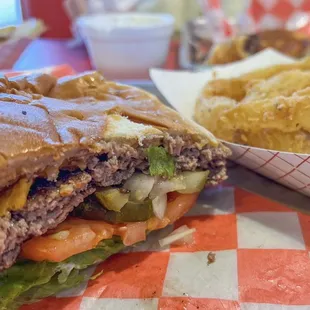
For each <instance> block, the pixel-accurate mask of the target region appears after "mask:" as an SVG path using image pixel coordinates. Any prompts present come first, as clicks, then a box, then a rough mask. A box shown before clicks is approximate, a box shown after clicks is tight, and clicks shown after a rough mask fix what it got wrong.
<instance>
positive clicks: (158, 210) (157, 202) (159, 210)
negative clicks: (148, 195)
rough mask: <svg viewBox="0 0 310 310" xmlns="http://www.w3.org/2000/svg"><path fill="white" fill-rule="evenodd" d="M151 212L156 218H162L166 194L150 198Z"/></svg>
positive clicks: (164, 210) (164, 211) (165, 205)
mask: <svg viewBox="0 0 310 310" xmlns="http://www.w3.org/2000/svg"><path fill="white" fill-rule="evenodd" d="M152 205H153V212H154V214H155V216H156V217H157V218H159V219H160V220H162V219H163V218H164V216H165V213H166V209H167V194H163V195H160V196H157V197H155V198H154V199H153V200H152Z"/></svg>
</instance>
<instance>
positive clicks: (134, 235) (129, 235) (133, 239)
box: [115, 222, 147, 246]
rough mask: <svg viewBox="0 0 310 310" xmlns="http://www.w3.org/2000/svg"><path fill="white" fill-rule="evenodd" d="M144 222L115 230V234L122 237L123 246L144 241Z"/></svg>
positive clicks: (145, 227) (128, 224)
mask: <svg viewBox="0 0 310 310" xmlns="http://www.w3.org/2000/svg"><path fill="white" fill-rule="evenodd" d="M146 229H147V225H146V222H135V223H127V224H126V226H121V227H119V228H117V229H116V230H115V234H116V235H118V236H120V237H122V240H123V243H124V245H126V246H128V245H133V244H135V243H138V242H140V241H144V240H145V239H146V233H145V232H146Z"/></svg>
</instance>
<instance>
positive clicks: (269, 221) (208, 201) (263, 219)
mask: <svg viewBox="0 0 310 310" xmlns="http://www.w3.org/2000/svg"><path fill="white" fill-rule="evenodd" d="M184 224H186V225H188V226H189V227H191V228H196V232H195V234H194V239H195V242H194V243H193V244H191V245H186V246H170V247H167V248H164V249H160V248H159V246H158V242H157V240H158V238H162V237H163V236H165V235H167V234H169V233H170V232H171V230H172V229H175V228H177V227H178V226H180V225H184ZM309 227H310V216H308V215H303V214H300V213H298V212H295V211H292V210H291V209H288V208H286V207H284V206H282V205H280V204H278V203H275V202H272V201H269V200H266V199H265V198H263V197H260V196H256V195H254V194H252V193H249V192H246V191H244V190H241V189H238V188H234V187H230V186H228V185H227V186H222V187H218V188H214V189H209V190H206V191H205V192H204V193H202V195H201V196H200V198H199V201H198V203H197V205H196V206H195V207H194V208H193V209H192V210H191V211H190V213H189V214H188V215H187V216H185V217H183V218H182V219H180V220H179V221H178V222H177V223H175V225H174V227H171V228H166V229H164V230H163V231H160V232H156V233H155V234H154V235H152V236H151V240H150V241H149V242H148V243H146V244H144V245H143V246H139V247H137V248H133V249H132V250H130V251H128V250H127V251H126V253H120V254H117V255H115V256H113V257H111V258H110V259H108V260H107V261H106V262H104V263H103V264H100V265H98V266H97V267H96V268H92V269H90V270H89V271H88V275H89V276H91V274H94V273H98V272H100V271H103V275H102V276H100V277H99V278H97V279H96V280H89V281H88V283H86V284H84V285H82V286H80V287H79V288H78V289H74V290H70V291H67V292H63V293H62V294H61V295H59V296H57V297H53V298H48V299H46V300H43V301H41V302H39V303H37V304H34V305H31V306H24V307H22V310H30V309H31V310H41V309H46V310H47V309H50V310H52V309H53V310H54V309H66V310H77V309H80V310H95V309H96V310H98V309H102V310H109V309H111V310H122V309H133V310H134V309H141V310H147V309H150V310H151V309H162V310H166V309H167V310H170V309H171V310H172V309H177V310H178V309H180V310H181V309H210V310H211V309H212V310H213V309H244V310H254V309H270V310H277V309H281V310H285V309H297V310H298V309H309V308H310V281H309V279H310V264H309V250H310V228H309ZM210 252H213V253H215V254H216V259H215V262H214V263H212V264H209V265H208V254H209V253H210ZM281 305H285V306H283V307H281Z"/></svg>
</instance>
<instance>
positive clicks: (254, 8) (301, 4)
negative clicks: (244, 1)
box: [247, 0, 310, 30]
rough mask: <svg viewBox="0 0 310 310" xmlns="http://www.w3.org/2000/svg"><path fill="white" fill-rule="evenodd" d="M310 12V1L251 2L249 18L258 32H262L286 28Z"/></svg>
mask: <svg viewBox="0 0 310 310" xmlns="http://www.w3.org/2000/svg"><path fill="white" fill-rule="evenodd" d="M309 11H310V1H309V0H251V1H250V5H249V7H248V11H247V16H248V18H249V21H250V22H251V23H252V25H253V26H254V27H255V28H256V30H262V29H267V28H279V27H285V26H287V25H288V23H290V22H293V21H294V20H295V19H296V18H298V17H299V16H300V14H301V13H302V12H304V13H306V12H308V13H309ZM308 18H309V15H308ZM303 26H304V25H303Z"/></svg>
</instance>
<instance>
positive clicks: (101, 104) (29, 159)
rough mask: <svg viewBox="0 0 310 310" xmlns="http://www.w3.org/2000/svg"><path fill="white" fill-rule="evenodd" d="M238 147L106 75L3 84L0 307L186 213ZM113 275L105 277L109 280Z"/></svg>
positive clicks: (72, 278) (79, 275)
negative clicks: (230, 149)
mask: <svg viewBox="0 0 310 310" xmlns="http://www.w3.org/2000/svg"><path fill="white" fill-rule="evenodd" d="M229 154H230V152H229V150H228V149H227V148H226V147H224V146H223V145H222V144H221V143H220V142H218V141H217V140H216V139H215V138H214V136H213V135H212V134H210V133H209V132H208V131H207V130H205V129H203V128H202V127H200V126H198V125H196V124H195V123H192V122H191V121H188V120H185V119H183V118H182V117H181V116H180V115H179V114H178V113H177V112H175V111H173V110H172V109H170V108H168V107H166V106H165V105H163V104H162V103H160V102H159V100H158V99H157V98H156V97H154V96H153V95H151V94H149V93H146V92H144V91H143V90H140V89H137V88H134V87H131V86H126V85H121V84H117V83H114V82H110V81H107V80H105V79H104V78H103V76H102V75H100V74H99V73H84V74H82V75H78V76H72V77H65V78H62V79H58V80H57V79H55V78H54V77H52V76H50V75H46V74H40V75H29V76H22V77H17V78H13V79H10V80H9V79H6V78H1V79H0V271H1V272H0V309H10V310H11V309H15V308H18V307H19V306H20V305H22V304H25V303H31V302H34V301H37V300H39V299H42V298H44V297H47V296H51V295H54V294H57V293H59V292H60V291H62V290H64V289H67V288H71V287H74V286H76V285H78V284H80V283H81V282H83V281H85V278H84V276H83V270H85V269H86V268H88V267H89V266H92V265H94V264H97V263H100V262H102V261H104V260H105V259H107V258H108V257H109V256H111V255H113V254H114V253H117V252H119V251H121V250H123V249H124V248H125V247H128V246H132V245H135V244H137V243H139V242H143V241H144V240H146V238H147V235H148V233H150V232H151V231H154V230H158V229H162V228H164V227H166V226H167V225H170V224H172V223H174V222H175V221H176V220H178V219H179V218H180V217H182V216H183V215H184V214H185V213H186V212H187V211H188V210H189V209H190V208H191V207H192V206H193V205H194V204H195V201H196V199H197V197H198V195H199V192H200V191H201V190H202V189H204V187H205V186H206V185H209V186H212V185H215V184H218V183H219V182H221V181H223V180H224V179H225V178H226V167H225V160H226V158H227V157H228V156H229ZM102 276H104V275H102Z"/></svg>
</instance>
